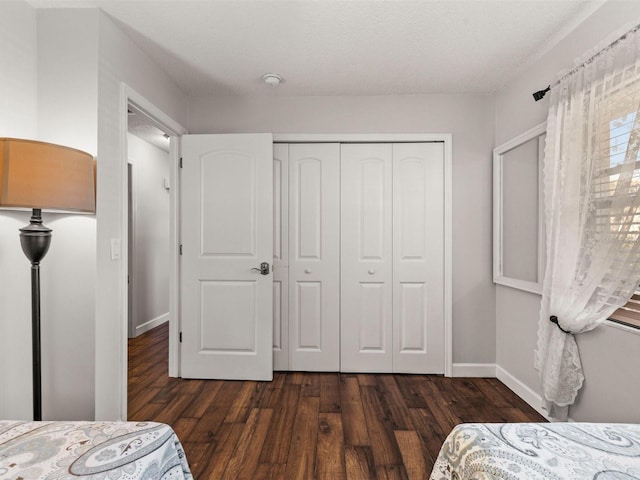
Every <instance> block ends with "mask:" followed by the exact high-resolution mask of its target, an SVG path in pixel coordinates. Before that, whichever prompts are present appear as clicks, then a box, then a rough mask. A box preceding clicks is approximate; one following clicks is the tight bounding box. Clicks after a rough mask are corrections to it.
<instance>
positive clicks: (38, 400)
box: [0, 138, 96, 420]
mask: <svg viewBox="0 0 640 480" xmlns="http://www.w3.org/2000/svg"><path fill="white" fill-rule="evenodd" d="M0 208H18V209H25V208H31V209H32V215H31V222H30V223H29V225H27V226H26V227H24V228H21V229H20V244H21V246H22V251H23V252H24V254H25V255H26V256H27V258H28V259H29V261H30V262H31V338H32V357H33V419H34V420H42V381H41V379H42V373H41V372H42V370H41V357H40V261H41V260H42V259H43V258H44V256H45V255H46V254H47V251H48V250H49V245H50V243H51V232H52V230H51V229H50V228H47V227H46V226H44V225H43V224H42V209H46V210H52V211H55V212H65V213H93V212H95V210H96V200H95V168H94V160H93V157H92V156H91V155H89V154H88V153H85V152H81V151H80V150H75V149H73V148H68V147H62V146H60V145H54V144H52V143H45V142H37V141H33V140H20V139H16V138H0Z"/></svg>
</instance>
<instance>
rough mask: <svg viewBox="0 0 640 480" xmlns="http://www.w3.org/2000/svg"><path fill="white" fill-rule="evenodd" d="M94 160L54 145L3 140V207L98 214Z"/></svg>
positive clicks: (0, 183)
mask: <svg viewBox="0 0 640 480" xmlns="http://www.w3.org/2000/svg"><path fill="white" fill-rule="evenodd" d="M95 191H96V189H95V168H94V160H93V157H92V156H91V155H89V154H88V153H85V152H82V151H80V150H76V149H74V148H69V147H63V146H60V145H55V144H52V143H45V142H37V141H34V140H20V139H16V138H0V207H14V208H40V209H47V210H59V211H64V212H84V213H93V212H95V211H96V193H95Z"/></svg>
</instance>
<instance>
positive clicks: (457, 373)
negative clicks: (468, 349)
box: [452, 363, 496, 378]
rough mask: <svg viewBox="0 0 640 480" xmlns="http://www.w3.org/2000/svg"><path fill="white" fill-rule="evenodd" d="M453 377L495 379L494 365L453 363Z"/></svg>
mask: <svg viewBox="0 0 640 480" xmlns="http://www.w3.org/2000/svg"><path fill="white" fill-rule="evenodd" d="M452 373H453V375H452V376H453V377H481V378H495V377H496V365H495V363H454V364H453V369H452Z"/></svg>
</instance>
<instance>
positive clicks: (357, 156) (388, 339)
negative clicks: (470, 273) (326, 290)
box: [340, 144, 393, 372]
mask: <svg viewBox="0 0 640 480" xmlns="http://www.w3.org/2000/svg"><path fill="white" fill-rule="evenodd" d="M392 261H393V256H392V145H391V144H343V145H342V146H341V287H340V288H341V299H340V304H341V359H340V370H341V371H343V372H391V371H392V369H393V325H392V315H393V313H392Z"/></svg>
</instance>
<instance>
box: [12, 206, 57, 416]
mask: <svg viewBox="0 0 640 480" xmlns="http://www.w3.org/2000/svg"><path fill="white" fill-rule="evenodd" d="M51 232H52V230H51V229H50V228H47V227H45V226H44V225H43V224H42V210H41V209H39V208H34V209H33V213H32V214H31V223H29V225H27V226H26V227H24V228H21V229H20V245H21V246H22V251H23V252H24V254H25V255H26V256H27V258H28V259H29V261H30V262H31V342H32V346H31V354H32V356H33V419H34V420H42V368H41V360H40V260H42V259H43V258H44V256H45V255H46V254H47V251H48V250H49V245H50V244H51Z"/></svg>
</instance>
